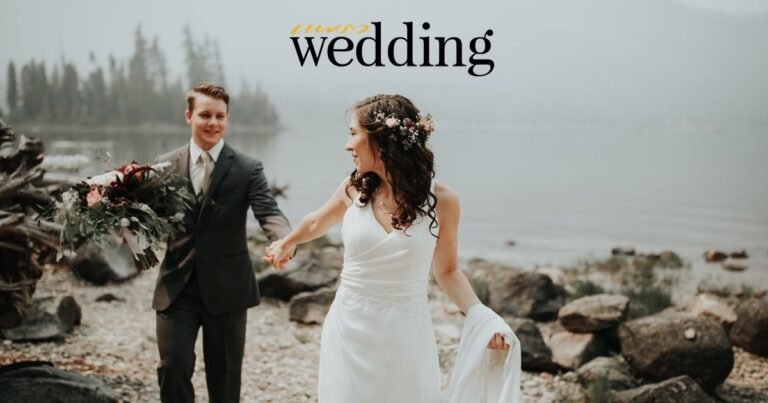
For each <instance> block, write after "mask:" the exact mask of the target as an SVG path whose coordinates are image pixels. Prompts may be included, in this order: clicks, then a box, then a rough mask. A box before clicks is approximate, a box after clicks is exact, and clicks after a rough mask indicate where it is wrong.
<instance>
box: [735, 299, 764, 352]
mask: <svg viewBox="0 0 768 403" xmlns="http://www.w3.org/2000/svg"><path fill="white" fill-rule="evenodd" d="M730 339H731V342H733V344H735V345H737V346H739V347H741V348H743V349H745V350H747V351H749V352H750V353H753V354H757V355H760V356H763V357H768V342H766V340H768V302H766V301H763V300H761V299H749V300H747V301H744V302H743V303H742V304H741V305H739V307H738V308H737V309H736V322H735V323H734V324H733V327H731V330H730Z"/></svg>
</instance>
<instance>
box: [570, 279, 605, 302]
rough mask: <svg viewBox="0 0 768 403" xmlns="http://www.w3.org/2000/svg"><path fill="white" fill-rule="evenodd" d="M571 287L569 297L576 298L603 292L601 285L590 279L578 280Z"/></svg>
mask: <svg viewBox="0 0 768 403" xmlns="http://www.w3.org/2000/svg"><path fill="white" fill-rule="evenodd" d="M571 287H573V292H572V293H570V295H569V297H570V299H578V298H581V297H587V296H590V295H596V294H603V293H604V292H605V289H604V288H603V287H601V286H600V285H598V284H597V283H595V282H594V281H591V280H578V281H576V282H575V283H573V284H572V285H571Z"/></svg>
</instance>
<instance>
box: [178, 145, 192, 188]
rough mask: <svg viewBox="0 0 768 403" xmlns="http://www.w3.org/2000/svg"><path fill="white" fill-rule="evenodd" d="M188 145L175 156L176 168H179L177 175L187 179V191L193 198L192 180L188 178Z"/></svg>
mask: <svg viewBox="0 0 768 403" xmlns="http://www.w3.org/2000/svg"><path fill="white" fill-rule="evenodd" d="M189 158H190V157H189V145H187V146H184V147H182V148H181V149H180V150H179V153H178V155H177V156H176V166H177V167H179V175H182V176H183V177H185V178H187V189H188V190H189V193H191V194H192V195H193V196H194V195H195V189H194V188H193V187H192V178H190V176H189Z"/></svg>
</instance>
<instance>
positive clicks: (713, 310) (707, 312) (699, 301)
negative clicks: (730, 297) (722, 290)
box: [691, 294, 736, 325]
mask: <svg viewBox="0 0 768 403" xmlns="http://www.w3.org/2000/svg"><path fill="white" fill-rule="evenodd" d="M691 312H693V313H695V314H696V315H697V316H703V317H709V318H712V319H715V320H717V321H718V322H720V323H723V324H729V325H730V324H732V323H733V322H735V321H736V312H735V311H734V310H733V309H732V308H731V307H729V306H728V305H726V303H725V302H724V301H722V300H720V299H719V298H718V297H717V296H715V295H711V294H699V295H697V296H695V297H693V302H692V303H691Z"/></svg>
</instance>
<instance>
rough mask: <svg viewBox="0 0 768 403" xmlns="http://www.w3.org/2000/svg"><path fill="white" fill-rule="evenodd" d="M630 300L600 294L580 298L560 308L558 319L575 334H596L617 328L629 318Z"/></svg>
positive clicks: (623, 297) (620, 296) (621, 296)
mask: <svg viewBox="0 0 768 403" xmlns="http://www.w3.org/2000/svg"><path fill="white" fill-rule="evenodd" d="M628 308H629V298H627V297H626V296H624V295H610V294H598V295H590V296H587V297H583V298H579V299H577V300H574V301H571V302H569V303H568V304H566V305H565V306H564V307H562V308H560V311H559V312H558V318H559V320H560V323H562V325H563V327H565V328H566V329H568V330H570V331H572V332H575V333H594V332H597V331H600V330H605V329H610V328H615V327H617V326H618V325H619V324H620V323H621V322H622V321H623V320H624V319H625V318H626V316H627V309H628Z"/></svg>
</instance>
